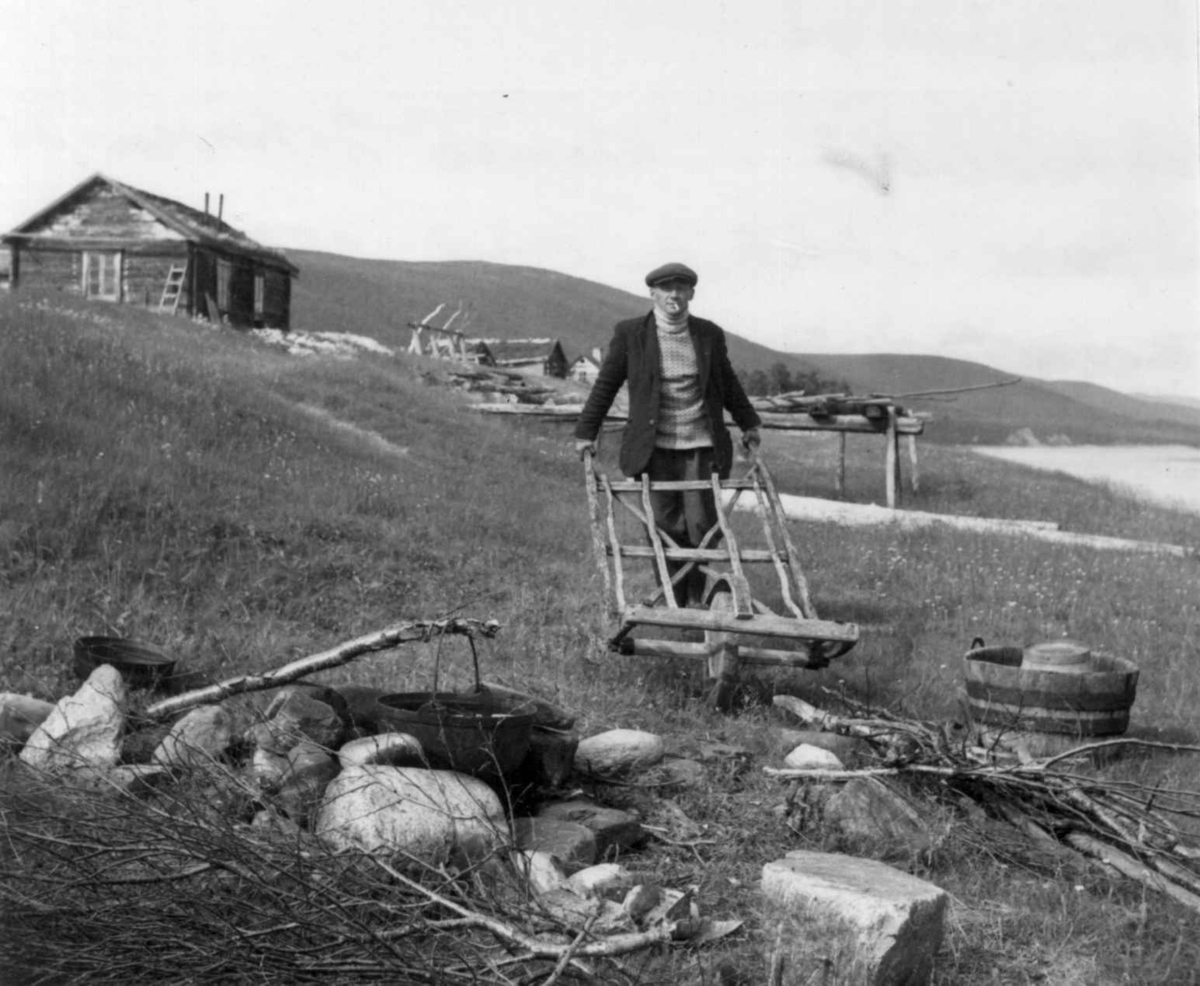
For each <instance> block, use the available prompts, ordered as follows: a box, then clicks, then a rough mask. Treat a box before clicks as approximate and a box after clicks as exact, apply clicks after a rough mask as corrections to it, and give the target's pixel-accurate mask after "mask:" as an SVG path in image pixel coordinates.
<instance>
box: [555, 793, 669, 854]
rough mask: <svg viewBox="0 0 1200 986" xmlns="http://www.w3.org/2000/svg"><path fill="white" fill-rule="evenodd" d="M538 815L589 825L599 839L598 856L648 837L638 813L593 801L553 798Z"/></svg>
mask: <svg viewBox="0 0 1200 986" xmlns="http://www.w3.org/2000/svg"><path fill="white" fill-rule="evenodd" d="M537 817H538V818H555V819H559V820H562V821H567V822H578V823H579V824H580V825H585V826H587V828H589V829H591V832H592V835H593V836H594V837H595V840H596V858H597V859H605V858H606V857H607V856H608V855H609V854H610V853H619V852H621V851H622V850H625V849H632V848H633V847H634V846H636V845H638V844H639V843H641V842H643V841H644V840H645V838H646V832H645V830H644V829H643V828H642V823H641V822H640V821H639V820H638V817H637V816H636V815H633V814H630V813H629V812H627V811H620V810H619V809H617V808H602V807H600V805H597V804H594V803H592V802H591V801H550V802H547V803H546V804H544V805H542V807H541V808H539V809H538V813H537Z"/></svg>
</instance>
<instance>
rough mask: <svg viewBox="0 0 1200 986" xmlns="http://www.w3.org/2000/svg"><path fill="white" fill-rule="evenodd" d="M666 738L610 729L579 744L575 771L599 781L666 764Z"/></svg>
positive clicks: (652, 734)
mask: <svg viewBox="0 0 1200 986" xmlns="http://www.w3.org/2000/svg"><path fill="white" fill-rule="evenodd" d="M665 752H666V746H665V744H664V743H663V741H662V737H660V736H656V735H655V734H654V733H648V732H644V731H643V730H640V729H610V730H608V731H607V732H603V733H597V734H596V735H595V736H588V737H587V738H586V739H582V740H580V741H579V746H578V748H577V749H576V750H575V769H576V770H578V771H580V772H581V773H584V774H591V775H594V776H597V777H611V776H619V775H621V774H626V773H629V772H630V771H633V770H636V769H638V768H641V767H651V766H653V765H654V764H656V763H658V762H659V761H660V760H662V758H663V755H664V753H665Z"/></svg>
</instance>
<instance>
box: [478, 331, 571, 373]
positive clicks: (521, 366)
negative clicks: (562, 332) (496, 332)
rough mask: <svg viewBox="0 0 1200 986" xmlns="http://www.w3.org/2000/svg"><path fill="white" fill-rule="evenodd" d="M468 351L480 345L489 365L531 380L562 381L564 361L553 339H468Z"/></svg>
mask: <svg viewBox="0 0 1200 986" xmlns="http://www.w3.org/2000/svg"><path fill="white" fill-rule="evenodd" d="M467 342H468V347H469V346H470V345H471V344H474V343H483V344H484V345H485V346H486V347H487V349H488V351H489V352H490V354H491V357H492V360H493V365H495V366H498V367H501V368H502V369H506V370H515V371H516V372H517V373H523V374H527V375H532V376H545V377H565V376H566V375H567V369H568V367H567V358H566V356H565V355H564V354H563V348H562V344H561V343H560V342H559V341H558V340H557V339H470V340H468V341H467Z"/></svg>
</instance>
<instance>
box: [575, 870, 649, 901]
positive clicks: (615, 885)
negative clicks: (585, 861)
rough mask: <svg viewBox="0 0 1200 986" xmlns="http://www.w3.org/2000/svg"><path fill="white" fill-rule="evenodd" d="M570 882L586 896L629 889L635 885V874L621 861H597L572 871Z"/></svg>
mask: <svg viewBox="0 0 1200 986" xmlns="http://www.w3.org/2000/svg"><path fill="white" fill-rule="evenodd" d="M568 882H569V883H570V885H571V886H572V887H573V888H574V889H575V890H576V891H577V892H579V893H581V894H583V895H585V896H592V895H596V894H605V893H611V892H613V891H616V890H622V891H624V890H628V889H629V888H630V887H632V886H633V883H634V876H633V874H632V873H630V872H629V870H627V869H626V868H625V867H624V866H622V865H621V864H620V863H596V864H595V865H594V866H588V867H586V868H585V869H582V870H580V871H579V872H578V873H572V874H571V876H570V878H569V880H568Z"/></svg>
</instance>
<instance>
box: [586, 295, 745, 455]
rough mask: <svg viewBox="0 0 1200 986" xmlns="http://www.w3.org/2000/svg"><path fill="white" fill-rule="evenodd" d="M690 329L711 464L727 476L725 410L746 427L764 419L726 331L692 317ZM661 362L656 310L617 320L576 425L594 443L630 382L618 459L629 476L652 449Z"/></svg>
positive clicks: (728, 447)
mask: <svg viewBox="0 0 1200 986" xmlns="http://www.w3.org/2000/svg"><path fill="white" fill-rule="evenodd" d="M688 331H689V333H690V334H691V337H692V343H693V345H695V347H696V364H697V367H698V369H699V373H700V389H701V391H702V393H703V394H704V410H705V413H706V414H707V415H708V428H709V434H711V435H712V439H713V463H714V466H715V468H716V470H717V471H718V472H719V473H720V474H721V475H722V476H727V475H728V474H729V469H730V467H731V466H732V465H733V441H732V439H731V438H730V437H729V429H728V428H727V427H726V426H725V412H726V411H729V413H730V414H731V415H732V416H733V420H734V422H735V423H736V424H737V426H738V427H739V428H741V429H742V430H743V431H745V430H746V429H748V428H757V427H758V426H759V424H761V421H760V420H759V417H758V413H757V412H756V411H755V410H754V407H753V406H752V405H751V403H750V399H749V398H748V397H747V396H746V392H745V390H743V389H742V385H741V383H740V382H739V381H738V378H737V376H736V375H735V374H734V372H733V367H732V366H731V365H730V363H729V353H728V351H727V350H726V348H725V332H724V330H722V328H721V327H720V326H719V325H717V324H716V323H715V322H710V321H708V320H707V319H703V318H696V317H695V316H694V315H689V316H688ZM659 363H660V359H659V348H658V330H657V327H656V325H655V320H654V312H653V311H651V312H650V313H649V314H647V315H645V316H643V317H642V318H632V319H629V320H628V321H625V322H618V323H617V327H616V329H615V330H614V332H613V339H612V343H611V344H610V345H609V347H608V354H607V355H606V356H605V357H604V364H603V365H602V366H601V367H600V373H599V375H598V376H597V377H596V382H595V383H594V384H593V385H592V392H591V393H590V394H589V395H588V399H587V403H585V404H584V406H583V411H582V413H581V414H580V415H579V423H578V424H577V425H576V426H575V437H576V438H579V439H583V440H585V441H595V439H596V436H597V435H598V434H599V433H600V425H601V424H603V422H604V416H605V415H606V414H607V413H608V409H609V408H610V407H612V402H613V399H614V398H615V397H616V396H617V391H619V390H620V389H621V384H623V383H626V382H628V384H629V423H628V424H626V425H625V434H624V436H623V437H622V439H621V455H620V459H619V460H618V461H619V464H620V467H621V471H622V472H623V473H625V475H626V476H638V475H640V474H641V473H643V472H645V470H646V467H647V466H648V465H649V463H650V456H651V455H652V454H653V452H654V442H655V434H656V432H657V425H658V404H659V394H660V391H661V387H662V375H661V371H660V368H659Z"/></svg>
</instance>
